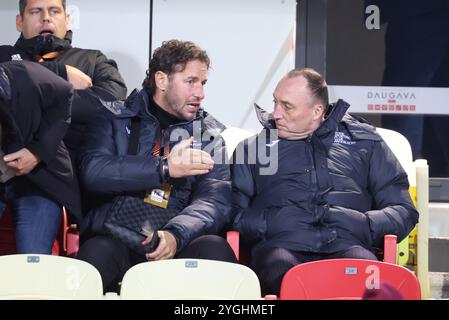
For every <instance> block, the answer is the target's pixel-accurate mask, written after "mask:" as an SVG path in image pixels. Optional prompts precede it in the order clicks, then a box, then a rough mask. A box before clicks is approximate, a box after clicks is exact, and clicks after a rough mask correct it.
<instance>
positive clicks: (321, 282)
mask: <svg viewBox="0 0 449 320" xmlns="http://www.w3.org/2000/svg"><path fill="white" fill-rule="evenodd" d="M381 284H388V285H389V286H391V287H393V288H395V289H396V290H398V291H399V292H400V293H401V294H402V296H403V298H404V299H406V300H419V299H421V290H420V286H419V282H418V280H417V278H416V276H415V275H414V274H413V272H411V271H410V270H408V269H406V268H404V267H402V266H399V265H395V264H390V263H385V262H380V261H372V260H360V259H332V260H320V261H314V262H308V263H303V264H299V265H297V266H295V267H293V268H292V269H290V270H289V271H288V272H287V273H286V274H285V276H284V278H283V280H282V284H281V291H280V299H281V300H354V299H355V300H357V299H361V298H362V297H363V295H364V293H365V290H366V289H375V290H377V289H380V286H381Z"/></svg>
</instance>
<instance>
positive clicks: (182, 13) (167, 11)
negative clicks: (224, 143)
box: [153, 0, 296, 130]
mask: <svg viewBox="0 0 449 320" xmlns="http://www.w3.org/2000/svg"><path fill="white" fill-rule="evenodd" d="M154 12H155V16H154V20H153V30H154V31H153V49H154V48H155V47H158V46H159V45H160V44H161V42H162V41H163V40H167V39H171V38H178V39H183V40H192V41H194V42H196V43H197V44H199V45H200V46H201V47H202V48H203V49H205V50H206V51H207V52H208V54H209V56H210V58H211V60H212V69H211V72H210V74H209V82H208V83H207V86H206V99H205V101H204V103H203V106H204V107H205V109H206V110H208V111H210V112H211V113H212V114H213V115H214V116H215V117H217V118H218V119H219V120H220V121H222V122H224V123H225V124H227V125H231V126H239V127H243V128H246V129H253V130H259V128H260V125H259V123H258V121H257V118H256V117H255V115H254V112H253V109H252V104H253V102H257V103H259V104H260V105H261V106H263V107H265V108H267V109H270V110H271V109H272V100H273V98H272V93H273V90H274V87H275V84H276V82H277V81H278V80H279V79H280V78H281V76H282V75H283V74H284V73H286V72H287V71H288V70H289V69H291V68H293V67H294V51H290V52H289V50H288V49H289V48H288V46H287V48H284V49H282V46H283V44H284V43H285V42H286V41H289V42H288V44H289V45H292V39H291V38H290V39H289V36H291V35H293V31H294V25H295V19H296V16H295V12H296V1H295V0H245V1H242V0H227V1H222V0H189V1H185V0H155V1H154ZM293 39H294V37H293ZM273 65H275V68H274V69H275V70H270V68H271V67H273ZM260 91H261V92H260Z"/></svg>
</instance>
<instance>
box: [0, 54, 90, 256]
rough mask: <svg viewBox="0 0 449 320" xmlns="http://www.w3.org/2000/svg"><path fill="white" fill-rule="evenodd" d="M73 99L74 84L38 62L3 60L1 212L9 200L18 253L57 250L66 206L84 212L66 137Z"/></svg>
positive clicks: (0, 70) (0, 67)
mask: <svg viewBox="0 0 449 320" xmlns="http://www.w3.org/2000/svg"><path fill="white" fill-rule="evenodd" d="M72 98H73V87H72V85H70V83H68V82H67V81H65V80H63V79H61V78H60V77H58V76H57V75H55V74H54V73H52V72H51V71H49V70H47V69H46V68H44V67H42V66H40V65H39V64H37V63H34V62H28V61H22V62H4V63H0V126H1V131H0V146H1V148H0V156H1V159H0V215H1V213H2V212H3V209H4V208H5V207H6V205H9V206H10V208H11V211H12V214H13V215H14V216H15V220H16V248H17V252H18V253H41V254H49V253H51V248H52V245H53V242H54V240H55V238H56V235H57V232H58V229H59V225H60V221H61V206H63V205H64V206H66V207H67V208H68V209H69V210H70V212H71V213H72V214H75V215H77V216H78V217H79V215H80V213H81V209H80V200H79V189H78V183H77V179H76V177H75V175H74V172H73V169H72V163H71V161H70V157H69V155H68V152H67V149H66V147H65V145H64V144H63V142H62V138H63V137H64V135H65V133H66V131H67V128H68V127H69V123H70V109H71V106H72Z"/></svg>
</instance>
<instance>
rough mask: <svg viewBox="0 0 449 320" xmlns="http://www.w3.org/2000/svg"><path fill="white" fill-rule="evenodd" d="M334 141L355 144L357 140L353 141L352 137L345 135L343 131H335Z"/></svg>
mask: <svg viewBox="0 0 449 320" xmlns="http://www.w3.org/2000/svg"><path fill="white" fill-rule="evenodd" d="M334 143H340V144H346V145H353V144H355V141H352V140H351V137H349V136H347V135H345V134H344V133H343V132H335V137H334Z"/></svg>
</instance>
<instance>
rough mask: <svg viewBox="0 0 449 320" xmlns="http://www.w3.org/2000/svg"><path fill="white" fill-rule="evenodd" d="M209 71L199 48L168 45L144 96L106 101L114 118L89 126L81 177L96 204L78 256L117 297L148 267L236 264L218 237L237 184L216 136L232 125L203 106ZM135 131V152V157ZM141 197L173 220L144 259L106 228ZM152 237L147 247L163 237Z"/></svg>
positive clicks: (157, 54)
mask: <svg viewBox="0 0 449 320" xmlns="http://www.w3.org/2000/svg"><path fill="white" fill-rule="evenodd" d="M209 64H210V62H209V57H208V55H207V54H206V52H205V51H204V50H202V49H201V48H199V47H198V46H197V45H195V44H194V43H192V42H189V41H178V40H171V41H167V42H164V43H163V44H162V46H161V47H160V48H158V49H156V50H155V51H154V53H153V57H152V59H151V61H150V67H149V70H148V71H147V78H146V79H145V82H144V87H143V90H141V91H137V90H135V91H134V92H133V93H132V94H131V95H130V96H129V97H128V99H127V100H126V101H125V102H123V101H120V102H117V103H106V104H105V105H106V107H107V108H109V109H110V110H111V111H112V112H109V111H107V110H103V112H102V114H98V117H97V118H96V119H95V120H94V122H92V125H91V126H89V128H88V131H87V133H86V144H85V146H84V148H83V152H82V153H81V155H80V157H81V166H80V177H81V181H82V183H83V186H84V187H85V188H86V189H87V190H88V191H89V192H90V194H91V195H93V196H94V197H95V199H94V200H95V201H96V202H97V203H96V205H95V206H94V209H93V210H91V211H90V212H89V213H88V215H87V217H86V219H85V220H84V223H83V226H82V229H81V231H82V234H81V237H82V238H83V240H85V239H86V238H88V239H87V240H86V241H85V242H84V244H83V245H82V246H81V248H80V251H79V254H78V258H79V259H82V260H85V261H87V262H89V263H91V264H92V265H94V266H95V267H96V268H97V269H98V270H99V271H100V274H101V276H102V279H103V284H104V288H105V290H116V289H117V284H118V282H120V280H121V279H122V277H123V275H124V273H125V272H126V271H127V270H128V269H129V268H130V267H131V266H133V265H134V264H136V263H139V262H144V261H146V260H162V259H172V258H203V259H215V260H224V261H233V262H235V261H236V258H235V255H234V253H233V252H232V249H231V248H230V246H229V245H228V243H227V242H226V240H225V239H224V238H222V237H219V236H217V235H216V234H219V233H220V232H222V231H224V228H225V226H226V225H228V224H229V223H230V215H229V213H230V209H231V207H230V202H231V182H230V172H229V166H228V165H227V164H225V163H223V162H222V160H223V158H222V157H221V156H223V153H222V151H223V147H224V146H223V145H222V144H221V142H220V137H219V135H220V133H221V132H222V131H223V130H224V129H225V127H224V125H222V124H221V123H219V122H218V121H217V120H215V119H214V118H213V117H212V116H211V115H210V114H208V113H207V112H206V111H204V110H203V109H202V108H201V102H202V100H203V99H204V97H205V94H204V86H205V84H206V82H207V79H208V70H209ZM135 121H138V123H140V125H139V130H137V131H136V129H135V126H134V125H133V123H136V122H135ZM135 132H138V134H137V139H135V142H136V144H137V146H136V148H134V149H135V150H136V151H135V152H132V153H130V152H129V148H130V144H131V142H132V141H133V140H134V139H132V137H133V134H135ZM189 137H192V138H190V139H189ZM193 138H196V142H195V143H193V141H194V140H193ZM182 139H183V140H182ZM180 140H182V141H181V142H179V141H180ZM191 145H193V147H194V148H192V146H191ZM211 146H212V147H213V150H212V149H210V148H209V147H211ZM204 148H206V150H208V149H209V150H212V151H213V152H211V153H213V154H214V155H213V159H215V160H216V161H213V159H212V157H211V155H209V153H208V152H206V151H204V150H201V149H204ZM136 193H137V194H138V195H139V197H140V198H141V199H142V202H143V201H144V199H145V200H149V201H150V203H153V205H154V206H158V207H162V208H164V209H165V208H166V209H167V214H168V212H174V213H176V215H175V216H174V217H171V218H170V217H167V223H166V225H165V226H163V227H162V228H161V230H159V231H157V234H158V235H159V238H160V242H159V245H158V246H157V247H156V249H155V250H154V251H153V252H148V251H145V252H146V254H141V253H140V254H139V253H136V252H134V251H132V250H131V249H130V248H129V247H127V246H126V245H125V243H124V241H123V242H122V241H121V240H118V239H116V238H114V237H113V236H112V235H110V234H108V233H107V232H105V230H104V228H103V223H104V220H105V216H106V215H107V214H108V212H110V208H111V206H112V204H113V203H114V197H115V196H118V195H122V194H136ZM132 213H133V212H132V211H131V210H130V211H129V214H132ZM149 231H151V232H149V233H148V237H147V238H146V240H145V241H142V248H143V245H144V244H148V243H150V241H151V240H152V238H153V232H156V230H149ZM136 251H137V250H136Z"/></svg>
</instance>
